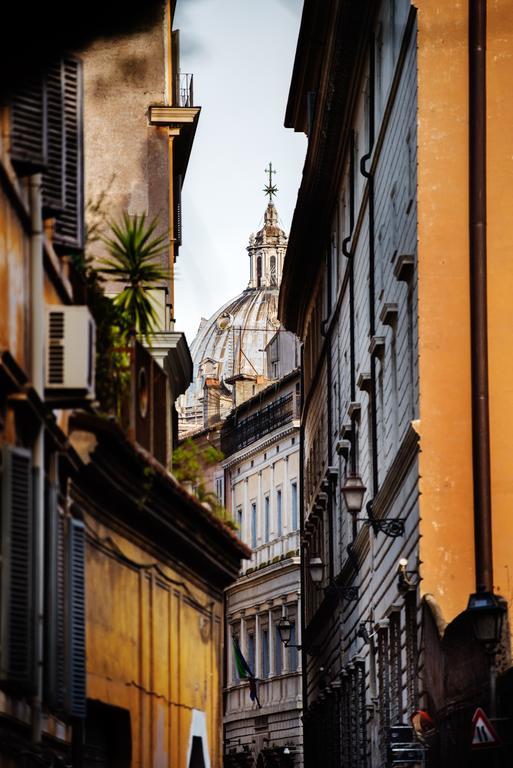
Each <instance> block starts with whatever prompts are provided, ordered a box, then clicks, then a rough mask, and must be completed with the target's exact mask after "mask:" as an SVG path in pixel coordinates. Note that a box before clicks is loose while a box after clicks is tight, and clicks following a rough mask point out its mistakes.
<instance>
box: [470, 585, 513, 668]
mask: <svg viewBox="0 0 513 768" xmlns="http://www.w3.org/2000/svg"><path fill="white" fill-rule="evenodd" d="M467 612H468V613H469V614H470V619H471V621H472V629H473V632H474V637H475V638H476V640H477V642H478V643H480V644H481V645H482V646H483V648H484V650H485V652H486V653H489V654H491V655H492V654H494V653H496V651H497V646H498V645H499V642H500V639H501V634H502V622H503V620H504V613H505V608H504V605H503V604H502V603H501V602H500V601H499V599H498V598H497V596H496V595H494V594H493V592H475V593H474V594H472V595H470V598H469V601H468V605H467Z"/></svg>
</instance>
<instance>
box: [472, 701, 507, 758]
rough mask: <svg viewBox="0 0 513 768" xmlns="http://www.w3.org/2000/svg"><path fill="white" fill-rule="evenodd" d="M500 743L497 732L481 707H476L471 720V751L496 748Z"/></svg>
mask: <svg viewBox="0 0 513 768" xmlns="http://www.w3.org/2000/svg"><path fill="white" fill-rule="evenodd" d="M500 743H501V740H500V739H499V737H498V735H497V731H496V730H495V728H494V727H493V725H492V724H491V722H490V721H489V720H488V718H487V716H486V715H485V713H484V711H483V710H482V709H481V707H478V708H477V709H476V711H475V712H474V717H473V718H472V749H481V748H482V747H498V746H499V744H500Z"/></svg>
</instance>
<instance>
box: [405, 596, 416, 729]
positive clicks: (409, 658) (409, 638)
mask: <svg viewBox="0 0 513 768" xmlns="http://www.w3.org/2000/svg"><path fill="white" fill-rule="evenodd" d="M405 617H406V618H405V621H406V678H407V686H408V711H409V712H410V714H411V713H412V712H413V711H414V710H415V709H416V708H417V706H418V700H419V681H418V664H419V651H418V643H417V596H416V594H415V593H414V592H409V593H408V594H407V595H406V608H405Z"/></svg>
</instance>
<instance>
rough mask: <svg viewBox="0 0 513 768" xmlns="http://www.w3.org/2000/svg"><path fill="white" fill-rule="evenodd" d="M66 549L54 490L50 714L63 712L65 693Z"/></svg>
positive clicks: (48, 600)
mask: <svg viewBox="0 0 513 768" xmlns="http://www.w3.org/2000/svg"><path fill="white" fill-rule="evenodd" d="M64 558H65V550H64V516H63V514H62V512H61V510H60V509H59V505H58V498H57V488H56V487H55V486H54V485H53V484H51V483H47V485H46V494H45V653H44V662H45V663H44V698H45V702H46V704H47V705H48V706H49V707H50V708H51V709H52V711H54V712H57V713H61V712H63V710H64V693H65V683H66V680H65V652H66V646H65V591H64V589H65V559H64Z"/></svg>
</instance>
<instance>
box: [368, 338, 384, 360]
mask: <svg viewBox="0 0 513 768" xmlns="http://www.w3.org/2000/svg"><path fill="white" fill-rule="evenodd" d="M384 354H385V338H384V336H373V337H372V339H371V343H370V344H369V355H370V356H371V357H377V358H379V359H380V360H382V359H383V356H384Z"/></svg>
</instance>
